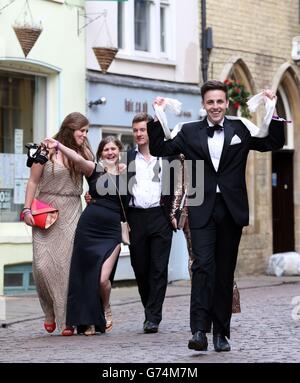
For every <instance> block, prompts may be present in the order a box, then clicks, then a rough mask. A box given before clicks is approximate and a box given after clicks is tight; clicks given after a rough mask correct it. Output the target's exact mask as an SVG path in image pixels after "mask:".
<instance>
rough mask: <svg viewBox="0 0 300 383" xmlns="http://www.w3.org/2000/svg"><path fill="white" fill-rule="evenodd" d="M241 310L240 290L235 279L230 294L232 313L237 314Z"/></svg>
mask: <svg viewBox="0 0 300 383" xmlns="http://www.w3.org/2000/svg"><path fill="white" fill-rule="evenodd" d="M240 312H241V303H240V292H239V289H238V287H237V284H236V281H234V282H233V294H232V313H233V314H237V313H240Z"/></svg>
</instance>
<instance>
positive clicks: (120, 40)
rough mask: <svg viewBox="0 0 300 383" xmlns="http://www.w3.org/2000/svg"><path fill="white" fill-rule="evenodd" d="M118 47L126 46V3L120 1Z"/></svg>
mask: <svg viewBox="0 0 300 383" xmlns="http://www.w3.org/2000/svg"><path fill="white" fill-rule="evenodd" d="M118 48H119V49H122V48H124V4H123V2H118Z"/></svg>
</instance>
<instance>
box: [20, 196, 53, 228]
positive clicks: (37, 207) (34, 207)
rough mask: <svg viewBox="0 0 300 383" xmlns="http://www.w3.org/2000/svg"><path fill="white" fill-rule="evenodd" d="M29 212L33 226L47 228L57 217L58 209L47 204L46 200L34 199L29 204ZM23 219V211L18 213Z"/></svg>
mask: <svg viewBox="0 0 300 383" xmlns="http://www.w3.org/2000/svg"><path fill="white" fill-rule="evenodd" d="M31 214H32V216H33V219H34V226H36V227H39V228H40V229H48V228H49V227H50V226H52V225H53V224H54V222H56V220H57V218H58V209H56V208H54V207H52V206H50V205H48V204H47V203H46V202H44V201H41V200H38V199H36V198H35V199H34V200H33V201H32V204H31ZM20 218H21V220H24V213H23V212H22V213H21V215H20Z"/></svg>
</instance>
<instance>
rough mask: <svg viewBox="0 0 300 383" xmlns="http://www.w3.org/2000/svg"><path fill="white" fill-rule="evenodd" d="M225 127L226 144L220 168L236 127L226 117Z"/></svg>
mask: <svg viewBox="0 0 300 383" xmlns="http://www.w3.org/2000/svg"><path fill="white" fill-rule="evenodd" d="M223 127H224V145H223V150H222V154H221V158H220V163H219V170H220V169H221V168H222V164H223V162H224V159H225V157H226V153H227V151H228V148H229V146H230V142H231V139H232V137H233V135H234V128H233V126H232V125H231V123H230V121H229V120H227V118H226V117H225V119H224V123H223Z"/></svg>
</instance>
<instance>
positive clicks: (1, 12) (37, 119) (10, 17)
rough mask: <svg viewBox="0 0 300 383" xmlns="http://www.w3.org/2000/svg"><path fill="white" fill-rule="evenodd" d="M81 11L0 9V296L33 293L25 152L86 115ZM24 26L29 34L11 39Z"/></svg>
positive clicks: (39, 3)
mask: <svg viewBox="0 0 300 383" xmlns="http://www.w3.org/2000/svg"><path fill="white" fill-rule="evenodd" d="M84 6H85V2H84V1H83V0H82V1H81V0H68V1H67V2H65V1H64V0H53V1H52V0H31V1H28V2H25V1H19V0H17V1H16V0H15V1H10V2H1V5H0V24H1V31H0V295H1V294H3V292H4V293H9V292H11V291H14V292H16V291H20V292H21V291H29V290H31V289H34V282H33V278H32V273H31V262H32V244H31V242H32V237H31V229H30V228H29V227H26V226H25V225H24V223H22V222H20V220H19V214H20V211H21V209H22V208H23V206H24V197H25V187H26V183H27V180H28V177H29V168H27V167H26V149H25V147H24V145H25V144H26V143H28V142H37V143H38V142H40V141H41V140H42V139H43V138H44V137H46V136H51V135H53V134H54V133H55V132H56V131H57V130H58V128H59V125H60V123H61V121H62V120H63V118H64V116H65V115H66V114H68V113H70V112H73V111H79V112H82V113H85V111H86V94H85V90H86V83H85V73H86V72H85V71H86V63H85V31H82V32H80V31H79V22H78V18H79V17H78V15H79V13H83V12H84ZM16 27H17V28H19V29H16ZM24 27H26V28H27V30H28V29H29V30H30V31H29V32H27V34H25V35H24V34H23V35H21V36H20V34H19V35H18V36H17V34H16V32H17V31H19V32H20V30H21V32H24ZM36 31H38V33H40V34H39V36H38V38H37V40H36V41H35V43H34V44H33V46H32V48H31V50H30V51H29V52H28V50H29V48H28V44H29V46H30V47H31V45H32V43H30V41H32V40H31V39H32V38H33V39H35V38H36V35H35V37H34V33H35V32H36ZM25 54H26V56H25Z"/></svg>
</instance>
